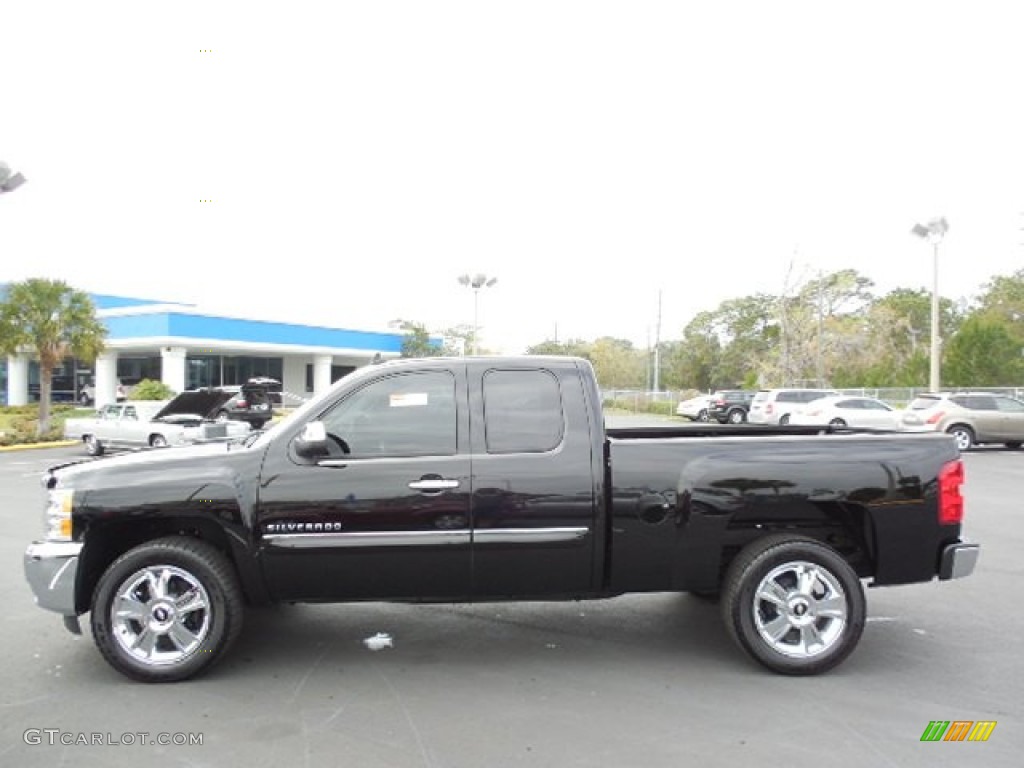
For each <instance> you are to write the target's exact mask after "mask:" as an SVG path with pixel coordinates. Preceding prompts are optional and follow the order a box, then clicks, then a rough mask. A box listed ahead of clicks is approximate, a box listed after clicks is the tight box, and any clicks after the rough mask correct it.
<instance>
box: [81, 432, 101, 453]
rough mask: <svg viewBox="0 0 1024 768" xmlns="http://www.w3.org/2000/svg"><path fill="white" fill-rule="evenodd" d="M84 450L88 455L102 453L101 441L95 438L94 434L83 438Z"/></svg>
mask: <svg viewBox="0 0 1024 768" xmlns="http://www.w3.org/2000/svg"><path fill="white" fill-rule="evenodd" d="M85 452H86V453H87V454H89V455H90V456H102V455H103V443H101V442H100V441H99V440H97V439H96V435H89V436H87V437H86V438H85Z"/></svg>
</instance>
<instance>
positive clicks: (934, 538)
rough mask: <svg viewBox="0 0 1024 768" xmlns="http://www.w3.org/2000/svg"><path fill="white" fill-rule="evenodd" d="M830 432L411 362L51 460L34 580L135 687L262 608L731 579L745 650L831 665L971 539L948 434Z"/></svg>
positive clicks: (528, 595) (961, 571) (575, 369)
mask: <svg viewBox="0 0 1024 768" xmlns="http://www.w3.org/2000/svg"><path fill="white" fill-rule="evenodd" d="M220 426H223V424H222V425H220ZM818 431H820V430H819V429H818V428H817V427H787V428H785V429H780V428H778V427H755V426H750V425H745V424H740V425H730V426H722V425H714V426H707V427H704V428H703V429H701V430H694V429H690V428H688V427H680V426H670V427H663V428H657V427H654V428H652V427H632V428H625V429H614V428H613V429H606V428H605V419H604V413H603V412H602V410H601V398H600V394H599V390H598V386H597V380H596V378H595V376H594V369H593V367H592V366H591V365H590V363H589V362H588V361H586V360H583V359H579V358H572V357H554V356H552V357H544V356H537V357H516V358H511V357H510V358H491V357H472V358H464V357H460V358H448V359H445V358H433V359H422V358H409V359H405V360H396V361H393V362H388V363H383V364H381V365H370V366H366V367H365V368H362V369H360V370H358V371H356V372H354V373H352V374H350V375H348V376H346V377H345V378H344V379H341V380H340V381H338V382H337V384H335V385H334V386H333V387H331V388H330V389H329V390H328V391H326V392H324V393H322V394H321V395H320V396H319V397H317V398H316V399H315V400H313V401H311V402H309V403H308V404H307V405H306V406H305V407H303V408H302V409H300V410H299V411H297V412H296V413H295V414H294V415H293V416H292V418H291V419H289V420H288V421H286V422H283V423H282V424H281V425H279V426H278V427H277V428H275V429H271V430H267V431H265V432H262V433H258V434H256V435H255V436H254V438H252V439H249V440H245V441H238V442H234V443H231V444H230V445H227V446H224V445H202V446H191V447H184V448H176V449H174V450H169V451H142V452H139V453H136V454H131V455H125V456H117V457H113V458H109V459H101V460H97V461H87V462H76V463H72V464H67V463H64V464H62V465H61V466H56V467H54V468H52V469H51V470H50V471H49V473H48V474H47V476H46V477H45V482H44V485H45V487H46V493H47V498H46V500H45V510H46V512H45V518H44V526H45V527H44V530H45V531H46V534H45V538H44V539H43V540H41V541H37V542H35V543H33V544H31V545H30V546H29V547H28V549H27V550H26V552H25V556H24V568H25V575H26V578H27V580H28V582H29V585H30V586H31V589H32V592H33V593H34V595H35V597H36V600H37V603H38V605H39V607H41V608H45V609H47V610H51V611H55V612H56V613H58V614H60V615H62V616H63V617H64V625H65V626H66V627H67V628H68V629H69V630H71V631H75V630H77V629H79V618H78V617H79V616H80V615H82V614H85V613H88V614H89V619H88V620H89V622H90V623H91V626H92V630H93V638H94V640H95V642H96V644H97V646H98V648H99V651H100V653H101V655H102V656H103V658H104V659H105V660H106V661H107V662H109V663H110V664H111V665H112V666H113V667H114V668H116V669H117V670H119V671H120V672H122V673H123V674H125V675H127V676H129V677H131V678H134V679H136V680H142V681H146V682H170V681H174V680H182V679H185V678H188V677H192V676H193V675H196V674H198V673H199V672H201V671H202V670H204V669H206V668H208V667H209V666H210V665H211V664H213V663H214V662H216V661H217V660H218V659H220V658H223V657H224V655H225V652H226V651H227V649H228V648H229V646H230V645H231V644H232V642H233V641H234V640H235V639H236V638H237V637H238V635H239V634H240V631H241V630H242V627H243V615H244V612H245V610H246V607H247V606H249V605H254V604H260V603H268V602H275V601H281V602H318V603H326V602H335V603H342V602H351V601H362V600H395V601H400V602H407V601H410V600H411V601H424V600H426V601H431V602H463V601H489V600H537V599H552V600H578V599H581V598H606V597H612V596H615V595H620V594H623V593H628V592H664V591H678V592H694V593H697V594H698V595H700V594H708V593H712V594H719V595H720V596H721V602H722V611H721V616H722V618H723V619H724V622H725V624H726V626H727V627H728V630H729V633H730V635H731V636H732V637H733V638H734V639H735V640H736V642H737V644H738V645H739V646H740V647H741V648H742V649H743V650H744V651H745V652H747V653H748V654H749V655H750V657H751V658H752V659H754V660H756V661H757V662H759V663H761V664H763V665H764V666H766V667H767V668H769V669H771V670H773V671H775V672H779V673H782V674H787V675H809V674H816V673H819V672H824V671H825V670H828V669H831V668H832V667H835V666H836V665H837V664H839V663H841V662H842V661H843V659H845V658H847V657H848V656H849V655H850V653H852V652H853V650H854V648H855V647H856V646H857V643H858V641H859V640H860V637H861V635H862V633H863V632H864V631H865V626H866V613H867V607H866V601H867V597H866V595H865V589H864V584H863V581H864V580H870V582H871V585H872V586H874V587H883V586H886V585H897V584H909V583H914V582H928V581H932V580H934V579H936V578H938V579H941V580H946V579H955V578H959V577H963V576H967V575H968V574H970V573H971V572H972V570H973V569H974V566H975V563H976V561H977V558H978V556H979V551H980V550H979V546H978V545H977V544H975V543H971V542H969V541H965V540H964V539H963V538H961V526H962V522H963V517H964V506H965V499H964V497H963V495H962V493H961V485H962V482H963V462H962V460H961V459H960V455H959V453H958V452H957V450H956V446H955V445H954V444H953V440H951V439H950V438H949V437H948V436H946V435H924V434H922V435H912V434H858V433H852V434H851V433H845V432H844V433H839V434H825V435H818V434H816V432H818ZM739 435H742V437H738V436H739ZM879 457H884V461H879ZM894 475H895V476H900V477H911V476H912V477H913V481H912V482H909V481H908V482H907V483H906V484H902V483H901V484H899V485H898V486H897V485H895V484H894V483H893V481H892V478H893V476H894ZM12 512H16V513H18V514H24V513H26V511H25V510H13V511H12ZM867 627H868V631H870V625H867ZM876 629H877V627H876ZM883 639H884V638H883V637H881V636H876V637H875V638H874V642H873V643H872V645H873V646H874V647H875V649H876V650H877V649H879V647H880V644H881V641H882V640H883ZM83 658H84V657H83V656H82V654H74V659H73V660H72V661H70V662H66V664H68V663H75V664H77V663H79V662H81V661H82V660H83ZM877 661H878V662H879V663H878V669H888V668H889V666H890V665H889V661H888V659H887V658H885V657H884V650H881V651H880V656H879V658H878V659H877ZM513 663H515V662H513ZM683 663H685V661H683ZM868 663H870V662H863V664H868ZM863 664H862V665H863ZM85 674H86V673H85V672H76V673H75V675H76V676H84V675H85Z"/></svg>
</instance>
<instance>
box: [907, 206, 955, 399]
mask: <svg viewBox="0 0 1024 768" xmlns="http://www.w3.org/2000/svg"><path fill="white" fill-rule="evenodd" d="M948 231H949V223H948V222H947V221H946V219H945V218H943V217H939V218H937V219H932V220H931V221H929V222H928V224H927V226H924V225H922V224H915V225H914V228H913V229H912V230H910V233H911V234H913V235H917V236H918V237H920V238H922V239H924V240H927V241H928V242H930V243H931V244H932V262H933V263H932V322H931V326H932V335H931V345H930V350H929V353H928V356H929V370H928V389H930V390H931V391H932V392H938V391H939V387H940V385H941V381H940V375H939V364H940V362H941V352H940V350H939V243H941V242H942V238H943V237H945V235H946V232H948Z"/></svg>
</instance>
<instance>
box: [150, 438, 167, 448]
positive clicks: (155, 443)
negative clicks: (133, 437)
mask: <svg viewBox="0 0 1024 768" xmlns="http://www.w3.org/2000/svg"><path fill="white" fill-rule="evenodd" d="M149 444H150V446H151V447H153V448H166V447H167V438H166V437H164V436H163V435H150V438H149Z"/></svg>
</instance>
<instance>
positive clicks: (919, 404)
mask: <svg viewBox="0 0 1024 768" xmlns="http://www.w3.org/2000/svg"><path fill="white" fill-rule="evenodd" d="M938 402H939V398H937V397H915V398H914V399H913V401H911V403H910V410H912V411H923V410H924V409H926V408H931V407H932V406H934V405H936V404H937V403H938ZM954 402H955V401H954Z"/></svg>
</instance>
